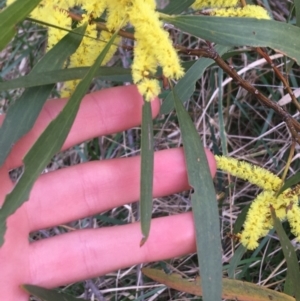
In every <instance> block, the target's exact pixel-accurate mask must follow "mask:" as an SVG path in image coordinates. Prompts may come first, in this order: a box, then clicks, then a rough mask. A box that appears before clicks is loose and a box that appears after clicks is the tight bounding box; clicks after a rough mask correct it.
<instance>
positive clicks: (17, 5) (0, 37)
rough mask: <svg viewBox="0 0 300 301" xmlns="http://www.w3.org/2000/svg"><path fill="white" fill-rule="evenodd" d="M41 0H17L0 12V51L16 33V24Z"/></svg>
mask: <svg viewBox="0 0 300 301" xmlns="http://www.w3.org/2000/svg"><path fill="white" fill-rule="evenodd" d="M41 1H42V0H17V1H15V2H14V3H12V4H11V5H9V6H8V7H6V8H5V9H4V10H3V11H1V12H0V51H1V50H2V49H3V48H4V47H5V46H6V45H7V43H8V42H9V41H10V40H11V38H12V37H13V36H14V35H15V33H16V26H17V24H18V23H19V22H21V21H22V20H23V19H25V17H26V16H27V15H28V14H29V13H30V12H31V11H32V10H33V9H34V8H35V7H36V6H37V5H38V4H39V3H40V2H41Z"/></svg>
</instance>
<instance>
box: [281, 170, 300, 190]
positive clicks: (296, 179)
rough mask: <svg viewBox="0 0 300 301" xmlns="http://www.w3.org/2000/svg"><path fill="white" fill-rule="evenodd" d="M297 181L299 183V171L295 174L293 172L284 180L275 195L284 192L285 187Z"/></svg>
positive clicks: (295, 183)
mask: <svg viewBox="0 0 300 301" xmlns="http://www.w3.org/2000/svg"><path fill="white" fill-rule="evenodd" d="M299 183H300V172H297V173H296V174H294V175H293V176H291V177H290V178H288V179H287V180H286V181H285V182H284V184H283V186H282V187H281V188H280V189H279V191H278V192H277V196H278V195H280V194H281V193H282V192H284V191H285V190H286V189H288V188H290V187H292V186H293V185H297V184H299Z"/></svg>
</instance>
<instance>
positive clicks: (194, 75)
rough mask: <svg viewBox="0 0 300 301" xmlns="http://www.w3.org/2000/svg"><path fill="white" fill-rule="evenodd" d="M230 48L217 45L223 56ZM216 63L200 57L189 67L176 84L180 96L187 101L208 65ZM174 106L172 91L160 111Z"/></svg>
mask: <svg viewBox="0 0 300 301" xmlns="http://www.w3.org/2000/svg"><path fill="white" fill-rule="evenodd" d="M229 49H230V47H228V46H222V45H219V46H216V51H217V52H218V53H219V55H220V56H222V55H223V54H224V53H225V52H227V51H228V50H229ZM212 64H214V61H213V60H211V59H207V58H200V59H199V60H197V61H196V62H195V63H194V64H193V66H192V67H190V68H189V69H188V71H187V72H186V73H185V75H184V77H183V78H181V79H180V80H179V81H178V83H177V84H176V86H175V88H174V91H175V93H176V95H178V98H179V99H181V100H182V101H183V102H185V101H186V100H187V99H189V98H190V97H191V95H192V94H193V93H194V91H195V84H196V81H197V80H198V79H199V78H200V77H201V76H202V74H203V73H204V71H205V70H206V68H207V67H209V66H210V65H212ZM173 107H174V95H173V92H172V91H170V93H169V94H168V95H167V97H166V98H165V100H164V102H163V104H162V106H161V109H160V113H161V114H168V113H170V111H171V110H172V109H173Z"/></svg>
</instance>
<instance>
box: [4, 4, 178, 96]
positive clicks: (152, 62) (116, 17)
mask: <svg viewBox="0 0 300 301" xmlns="http://www.w3.org/2000/svg"><path fill="white" fill-rule="evenodd" d="M14 1H15V0H8V1H7V4H11V3H12V2H14ZM76 6H79V7H80V8H81V9H82V11H83V12H84V13H83V15H82V18H83V19H82V22H87V23H88V27H87V30H86V36H85V37H84V38H83V41H82V43H81V45H80V47H79V48H78V50H77V51H76V53H75V54H74V55H73V56H72V57H71V58H70V64H69V67H79V66H90V65H91V64H92V63H93V62H94V61H95V59H96V57H97V56H98V54H99V53H100V52H101V50H102V49H103V48H104V46H105V43H106V42H107V41H108V40H109V39H110V37H111V36H112V33H113V32H114V31H116V30H118V29H119V28H120V26H121V25H122V24H126V23H130V24H131V25H132V26H133V27H134V37H135V39H136V42H135V47H134V60H133V64H132V75H133V81H134V83H136V84H137V86H138V89H139V91H140V93H141V94H142V95H144V97H145V100H147V101H150V100H152V99H153V98H154V97H155V96H157V95H158V94H159V93H160V85H159V82H158V81H157V80H156V79H153V78H154V77H155V73H156V71H157V67H158V66H161V68H162V71H163V74H164V75H165V76H166V77H168V78H171V79H178V78H180V77H181V76H183V74H184V72H183V68H182V67H181V65H180V60H179V57H178V55H177V52H176V50H175V49H174V47H173V45H172V41H171V40H170V38H169V35H168V33H167V32H166V31H165V30H164V29H163V23H162V22H161V21H160V20H159V14H158V12H156V10H155V9H156V2H155V0H143V1H142V0H64V1H63V0H43V1H42V2H41V3H40V5H39V6H38V7H37V8H36V9H35V10H34V11H33V12H32V13H31V15H30V16H31V17H32V18H34V19H37V20H41V21H43V22H47V23H50V24H54V25H55V26H60V27H62V28H66V29H69V30H71V28H72V20H71V18H69V17H68V13H67V12H68V11H69V10H70V9H72V8H74V7H76ZM104 13H105V15H106V27H107V28H108V30H109V32H107V31H101V33H100V34H99V32H98V31H97V28H96V25H95V23H93V22H89V21H90V20H94V19H95V18H97V17H101V16H102V17H103V16H104ZM66 33H67V31H64V30H60V29H57V28H53V27H50V28H49V33H48V36H49V37H48V49H50V48H51V47H53V46H54V45H55V44H56V43H57V42H58V41H59V40H60V39H61V38H62V37H63V36H64V35H65V34H66ZM115 44H117V43H115ZM116 49H117V46H116V45H115V46H114V47H112V48H111V50H110V52H109V53H108V54H107V55H106V59H105V61H104V62H103V64H105V63H107V61H108V60H109V59H110V58H111V57H112V56H113V54H114V53H115V51H116ZM76 85H77V81H72V82H68V83H66V85H65V86H64V88H63V91H62V96H66V97H67V96H69V95H70V94H71V93H72V92H73V91H74V89H75V87H76Z"/></svg>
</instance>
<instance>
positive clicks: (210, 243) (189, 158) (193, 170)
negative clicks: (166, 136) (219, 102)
mask: <svg viewBox="0 0 300 301" xmlns="http://www.w3.org/2000/svg"><path fill="white" fill-rule="evenodd" d="M174 103H175V109H176V112H177V116H178V120H179V126H180V130H181V134H182V141H183V148H184V154H185V159H186V164H187V170H188V179H189V184H190V186H191V187H192V188H193V189H194V194H193V195H192V207H193V214H194V222H195V228H196V242H197V254H198V262H199V268H200V275H201V283H202V287H203V300H204V301H218V300H221V293H222V252H221V238H220V223H219V214H218V204H217V200H216V193H215V190H214V185H213V181H212V177H211V174H210V169H209V166H208V163H207V159H206V155H205V151H204V147H203V145H202V143H201V140H200V138H199V136H198V132H197V130H196V129H195V126H194V124H193V122H192V121H191V119H190V116H189V114H188V113H187V112H186V110H185V109H184V107H183V104H182V102H181V101H180V99H179V98H178V96H177V95H176V94H175V92H174Z"/></svg>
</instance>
